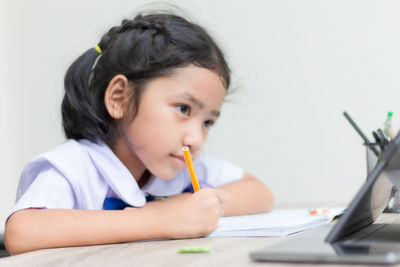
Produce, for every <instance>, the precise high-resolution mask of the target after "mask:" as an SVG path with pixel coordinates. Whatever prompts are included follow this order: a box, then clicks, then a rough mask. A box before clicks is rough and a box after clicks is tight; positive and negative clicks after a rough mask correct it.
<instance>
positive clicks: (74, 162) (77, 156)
mask: <svg viewBox="0 0 400 267" xmlns="http://www.w3.org/2000/svg"><path fill="white" fill-rule="evenodd" d="M92 166H93V162H92V161H91V160H90V157H89V154H88V152H87V143H86V142H82V141H76V140H72V139H70V140H67V141H66V142H64V143H62V144H60V145H58V146H56V147H54V148H52V149H50V150H48V151H46V152H44V153H42V154H40V155H38V156H36V157H34V158H33V159H32V160H31V161H30V162H29V163H28V164H27V165H26V166H25V168H24V170H23V171H22V174H21V179H20V183H21V182H23V183H26V184H28V185H30V184H31V182H32V181H33V180H34V179H35V178H36V177H37V176H38V175H39V174H40V173H42V172H45V171H47V170H49V169H53V170H56V171H57V172H58V173H60V174H61V175H62V176H63V177H67V178H68V180H69V181H70V182H73V181H74V180H79V178H80V176H81V174H82V173H88V172H91V169H93V170H92V172H94V171H95V170H94V169H95V168H94V166H93V167H92Z"/></svg>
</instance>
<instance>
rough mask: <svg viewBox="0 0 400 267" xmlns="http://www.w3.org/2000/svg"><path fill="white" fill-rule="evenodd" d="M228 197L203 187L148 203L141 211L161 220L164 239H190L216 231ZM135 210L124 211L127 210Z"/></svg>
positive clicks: (220, 191)
mask: <svg viewBox="0 0 400 267" xmlns="http://www.w3.org/2000/svg"><path fill="white" fill-rule="evenodd" d="M228 198H229V194H228V193H227V192H225V191H224V190H221V189H211V188H204V189H200V190H199V191H197V192H196V193H193V194H191V193H184V194H181V195H177V196H173V197H168V198H166V199H164V200H157V201H152V202H149V203H147V204H146V205H145V206H144V207H143V208H140V209H145V210H146V211H147V212H151V213H152V214H154V215H155V218H154V219H155V220H159V221H160V227H163V230H164V232H165V237H167V238H173V239H177V238H193V237H200V236H205V235H208V234H209V233H211V232H212V231H214V230H215V228H216V227H217V225H218V221H219V218H220V217H221V216H222V215H223V213H224V210H223V203H224V202H225V201H227V200H228ZM130 209H132V210H135V209H137V208H126V209H125V210H127V211H128V212H129V210H130Z"/></svg>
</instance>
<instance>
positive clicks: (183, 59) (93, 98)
mask: <svg viewBox="0 0 400 267" xmlns="http://www.w3.org/2000/svg"><path fill="white" fill-rule="evenodd" d="M98 45H99V47H100V48H101V50H102V53H101V55H100V54H99V52H98V51H96V49H94V48H91V49H89V50H87V51H86V52H85V53H84V54H83V55H81V56H80V57H79V58H78V59H76V60H75V62H73V63H72V65H71V66H70V67H69V69H68V71H67V73H66V75H65V79H64V86H65V95H64V99H63V101H62V106H61V111H62V120H63V127H64V132H65V135H66V137H67V138H72V139H76V140H79V139H88V140H91V141H93V142H96V141H97V140H99V139H100V140H102V141H103V142H105V143H108V144H111V143H112V142H113V140H114V137H115V124H116V122H115V120H114V119H113V118H111V117H110V116H109V114H108V112H107V110H106V107H105V104H104V94H105V90H106V88H107V86H108V84H109V82H110V81H111V79H112V78H113V77H114V76H115V75H118V74H123V75H125V76H126V77H127V78H128V80H129V81H130V82H131V83H132V84H133V88H134V89H133V90H134V91H133V92H132V107H133V117H134V116H135V114H136V113H137V110H138V106H139V101H140V97H141V95H142V93H143V90H144V89H145V85H146V83H147V82H148V81H150V80H151V79H154V78H157V77H162V76H168V75H170V74H171V73H172V71H173V70H175V69H177V68H180V67H185V66H188V65H191V64H193V65H196V66H199V67H203V68H206V69H209V70H212V71H214V72H215V73H217V74H218V75H220V76H221V78H222V79H223V81H224V82H225V86H226V88H227V89H228V87H229V83H230V69H229V67H228V64H227V63H226V61H225V59H224V55H223V53H222V51H221V50H220V48H219V47H218V46H217V44H216V43H215V42H214V41H213V39H212V38H211V37H210V35H209V34H208V33H207V32H206V31H205V30H204V29H203V28H202V27H200V26H199V25H197V24H194V23H192V22H189V21H188V20H186V19H184V18H182V17H180V16H177V15H173V14H150V15H137V16H136V17H135V18H134V19H133V20H123V21H122V23H121V25H120V26H116V27H113V28H111V29H110V30H109V31H108V32H107V33H106V34H105V35H104V36H103V37H102V38H101V41H100V42H99V44H98ZM96 59H97V60H98V61H97V62H96V63H95V61H96ZM93 66H95V67H94V68H93V70H92V67H93ZM89 76H90V79H89ZM89 80H90V81H89ZM133 117H132V118H133Z"/></svg>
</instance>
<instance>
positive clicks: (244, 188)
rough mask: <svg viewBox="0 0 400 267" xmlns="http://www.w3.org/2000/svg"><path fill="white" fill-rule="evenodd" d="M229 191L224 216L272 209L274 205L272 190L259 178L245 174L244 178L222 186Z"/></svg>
mask: <svg viewBox="0 0 400 267" xmlns="http://www.w3.org/2000/svg"><path fill="white" fill-rule="evenodd" d="M220 189H222V190H225V191H227V192H228V193H229V195H230V198H229V200H228V201H226V202H225V203H224V206H223V207H224V216H234V215H244V214H252V213H261V212H267V211H270V210H271V209H272V208H273V206H274V197H273V195H272V192H271V191H270V190H269V189H268V187H266V186H265V185H264V184H263V183H262V182H260V181H259V180H258V179H256V178H254V177H252V176H251V175H249V174H245V175H244V177H243V179H241V180H239V181H236V182H232V183H230V184H226V185H223V186H221V187H220Z"/></svg>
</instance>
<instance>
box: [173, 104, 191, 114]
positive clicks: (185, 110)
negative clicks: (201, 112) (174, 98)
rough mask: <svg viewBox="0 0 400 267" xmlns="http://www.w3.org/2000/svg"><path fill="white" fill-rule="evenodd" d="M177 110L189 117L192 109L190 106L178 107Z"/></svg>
mask: <svg viewBox="0 0 400 267" xmlns="http://www.w3.org/2000/svg"><path fill="white" fill-rule="evenodd" d="M176 108H177V109H178V110H179V111H180V112H181V113H183V114H185V115H189V112H190V107H189V106H188V105H184V104H182V105H177V106H176Z"/></svg>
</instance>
